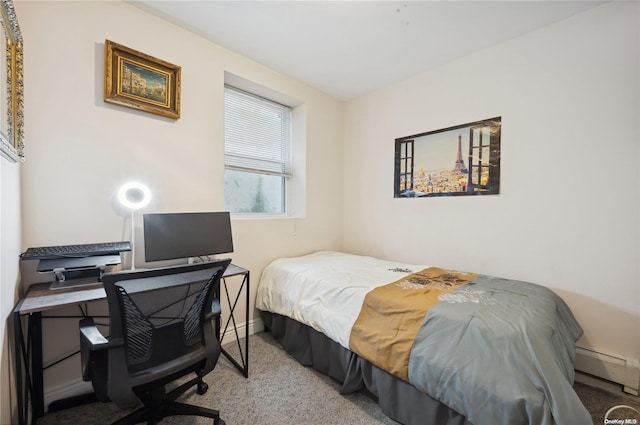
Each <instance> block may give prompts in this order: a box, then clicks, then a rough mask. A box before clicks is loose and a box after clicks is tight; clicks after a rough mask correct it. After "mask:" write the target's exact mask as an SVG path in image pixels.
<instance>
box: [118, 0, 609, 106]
mask: <svg viewBox="0 0 640 425" xmlns="http://www.w3.org/2000/svg"><path fill="white" fill-rule="evenodd" d="M129 3H130V4H133V5H134V6H136V7H139V8H141V9H143V10H145V11H147V12H149V13H152V14H154V15H156V16H159V17H161V18H163V19H166V20H168V21H170V22H172V23H174V24H177V25H179V26H181V27H184V28H186V29H188V30H191V31H193V32H194V33H196V34H198V35H200V36H202V37H205V38H207V39H209V40H211V41H213V42H215V43H216V44H219V45H221V46H224V47H226V48H228V49H230V50H233V51H235V52H237V53H240V54H242V55H244V56H246V57H248V58H251V59H253V60H255V61H256V62H259V63H261V64H264V65H266V66H268V67H270V68H272V69H275V70H277V71H279V72H282V73H284V74H287V75H289V76H292V77H294V78H296V79H298V80H300V81H303V82H305V83H307V84H309V85H310V86H313V87H315V88H317V89H319V90H321V91H323V92H325V93H328V94H330V95H332V96H335V97H336V98H338V99H341V100H349V99H353V98H355V97H358V96H361V95H363V94H366V93H369V92H372V91H374V90H377V89H379V88H382V87H385V86H387V85H389V84H392V83H395V82H397V81H400V80H403V79H405V78H408V77H410V76H413V75H416V74H418V73H421V72H424V71H426V70H429V69H432V68H435V67H438V66H441V65H443V64H445V63H447V62H450V61H452V60H455V59H457V58H460V57H463V56H465V55H468V54H470V53H472V52H475V51H478V50H481V49H484V48H487V47H489V46H492V45H495V44H498V43H502V42H504V41H506V40H509V39H512V38H515V37H518V36H520V35H522V34H525V33H527V32H530V31H533V30H535V29H537V28H541V27H544V26H546V25H549V24H552V23H554V22H557V21H560V20H563V19H566V18H568V17H570V16H572V15H575V14H577V13H580V12H582V11H584V10H586V9H589V8H591V7H594V6H597V5H599V4H601V3H603V2H601V1H594V0H590V1H579V0H573V1H549V0H547V1H518V0H515V1H478V0H476V1H456V0H448V1H202V0H199V1H172V0H131V1H129Z"/></svg>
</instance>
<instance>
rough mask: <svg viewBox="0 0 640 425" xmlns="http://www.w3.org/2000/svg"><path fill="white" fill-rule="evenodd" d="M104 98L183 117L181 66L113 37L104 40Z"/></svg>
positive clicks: (124, 104) (171, 116) (156, 112)
mask: <svg viewBox="0 0 640 425" xmlns="http://www.w3.org/2000/svg"><path fill="white" fill-rule="evenodd" d="M104 54H105V72H104V101H105V102H108V103H113V104H116V105H121V106H125V107H127V108H132V109H137V110H140V111H144V112H149V113H152V114H156V115H161V116H164V117H169V118H174V119H178V118H180V71H181V68H180V67H179V66H177V65H173V64H171V63H169V62H166V61H163V60H161V59H157V58H154V57H153V56H149V55H147V54H144V53H141V52H138V51H136V50H133V49H130V48H128V47H125V46H122V45H120V44H118V43H114V42H113V41H110V40H105V42H104Z"/></svg>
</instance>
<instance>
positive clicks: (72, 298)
mask: <svg viewBox="0 0 640 425" xmlns="http://www.w3.org/2000/svg"><path fill="white" fill-rule="evenodd" d="M233 276H242V283H241V284H240V287H239V288H238V291H237V293H236V295H235V299H234V301H233V302H231V300H232V298H233V297H231V296H230V295H229V287H228V284H227V279H228V278H230V277H233ZM222 282H223V285H224V288H225V293H226V298H227V303H228V306H229V318H228V319H227V321H226V324H225V327H224V331H223V332H220V329H221V323H222V322H221V320H222V318H221V317H220V318H219V319H218V320H217V322H216V326H215V328H216V336H217V337H218V341H222V338H223V337H224V334H225V333H226V332H227V329H228V327H229V324H230V323H231V324H233V329H234V332H235V336H236V339H237V341H238V348H240V362H238V361H237V360H236V359H234V358H233V357H232V356H231V355H230V354H229V353H227V351H226V350H224V349H223V350H222V353H223V354H224V355H225V357H227V359H229V361H231V362H232V363H233V364H234V366H236V368H238V370H239V371H240V372H242V374H243V375H244V376H245V378H247V377H248V376H249V270H247V269H244V268H242V267H238V266H236V265H234V264H230V265H229V267H227V270H225V272H224V274H223V276H222ZM50 285H51V283H50V282H47V283H39V284H35V285H31V286H30V287H29V290H28V291H27V294H26V295H25V296H24V297H23V298H22V299H20V300H19V301H18V303H17V304H16V306H15V308H14V309H13V329H14V346H15V347H14V349H15V358H16V364H15V372H16V391H17V394H18V420H19V424H20V425H26V424H27V423H28V421H29V404H31V421H32V422H31V423H32V424H35V423H36V421H37V419H38V418H39V417H41V416H43V415H44V413H45V412H44V394H43V391H44V382H43V371H44V365H43V356H42V317H43V316H42V313H43V312H45V311H48V310H53V309H57V308H61V307H65V306H73V305H82V304H87V303H91V302H95V301H100V300H105V299H106V298H107V296H106V294H105V291H104V288H103V287H102V285H100V284H96V285H91V286H78V287H75V288H73V287H71V288H67V289H56V290H51V289H49V286H50ZM243 290H244V291H245V292H246V329H245V335H244V336H245V349H244V352H243V350H242V347H241V346H240V338H238V327H237V325H236V321H235V318H234V317H233V312H234V310H235V308H236V305H237V303H238V300H239V299H240V295H241V293H242V291H243ZM220 304H221V306H222V300H221V302H220ZM45 317H46V316H45ZM52 317H56V316H52ZM65 317H68V316H65ZM78 317H79V318H80V317H81V316H78ZM25 318H26V330H27V333H26V335H25V333H24V329H23V323H22V322H23V320H24V319H25ZM25 384H26V385H25ZM23 386H24V388H23Z"/></svg>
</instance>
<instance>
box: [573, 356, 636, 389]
mask: <svg viewBox="0 0 640 425" xmlns="http://www.w3.org/2000/svg"><path fill="white" fill-rule="evenodd" d="M575 369H576V370H578V371H580V372H584V373H588V374H589V375H593V376H596V377H598V378H602V379H606V380H607V381H611V382H615V383H617V384H621V385H622V386H623V389H624V391H625V392H627V393H629V394H633V395H638V389H639V387H640V361H638V359H634V358H630V357H626V358H625V357H622V356H618V355H615V354H608V353H601V352H597V351H594V350H591V349H587V348H582V347H577V348H576V359H575Z"/></svg>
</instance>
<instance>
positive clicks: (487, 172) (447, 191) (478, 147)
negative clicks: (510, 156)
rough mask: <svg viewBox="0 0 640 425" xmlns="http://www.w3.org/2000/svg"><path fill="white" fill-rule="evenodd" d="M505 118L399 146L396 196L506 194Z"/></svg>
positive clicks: (405, 140)
mask: <svg viewBox="0 0 640 425" xmlns="http://www.w3.org/2000/svg"><path fill="white" fill-rule="evenodd" d="M501 124H502V119H501V117H496V118H490V119H486V120H482V121H476V122H472V123H467V124H461V125H457V126H454V127H448V128H445V129H441V130H435V131H429V132H426V133H421V134H416V135H413V136H406V137H401V138H399V139H396V141H395V172H394V197H396V198H420V197H433V196H461V195H495V194H498V193H500V133H501Z"/></svg>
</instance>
